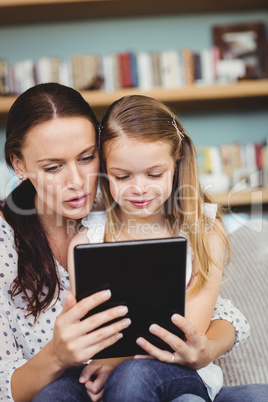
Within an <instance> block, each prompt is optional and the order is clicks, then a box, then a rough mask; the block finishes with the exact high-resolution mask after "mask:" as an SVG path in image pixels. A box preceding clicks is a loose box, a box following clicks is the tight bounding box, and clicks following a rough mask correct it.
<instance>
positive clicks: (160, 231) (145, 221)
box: [118, 213, 172, 240]
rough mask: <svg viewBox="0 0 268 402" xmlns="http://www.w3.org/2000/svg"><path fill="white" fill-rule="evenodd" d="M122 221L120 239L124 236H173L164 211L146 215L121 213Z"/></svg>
mask: <svg viewBox="0 0 268 402" xmlns="http://www.w3.org/2000/svg"><path fill="white" fill-rule="evenodd" d="M120 221H121V222H122V225H121V228H120V229H121V230H120V233H119V234H118V235H119V239H118V240H122V239H123V238H124V239H125V238H128V239H133V240H139V239H153V238H161V237H170V236H172V234H171V231H170V227H169V224H168V221H167V219H166V218H165V215H164V214H163V213H157V214H153V215H151V216H146V217H144V218H143V217H137V216H133V215H127V214H124V213H121V214H120Z"/></svg>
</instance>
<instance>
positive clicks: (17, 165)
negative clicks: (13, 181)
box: [10, 154, 27, 180]
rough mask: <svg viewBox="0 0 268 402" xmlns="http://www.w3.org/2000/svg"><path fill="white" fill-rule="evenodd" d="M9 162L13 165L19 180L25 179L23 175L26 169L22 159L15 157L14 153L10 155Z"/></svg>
mask: <svg viewBox="0 0 268 402" xmlns="http://www.w3.org/2000/svg"><path fill="white" fill-rule="evenodd" d="M10 162H11V164H12V166H13V169H14V171H15V173H16V175H17V177H18V178H19V179H20V180H24V179H27V177H26V176H25V174H26V170H25V166H24V163H23V161H22V160H21V159H20V158H18V157H17V155H15V154H11V155H10Z"/></svg>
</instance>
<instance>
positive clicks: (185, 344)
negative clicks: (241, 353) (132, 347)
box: [134, 314, 213, 370]
mask: <svg viewBox="0 0 268 402" xmlns="http://www.w3.org/2000/svg"><path fill="white" fill-rule="evenodd" d="M171 320H172V322H173V323H174V324H175V325H176V326H177V327H178V328H180V329H181V330H182V331H183V332H184V334H185V340H182V339H181V338H179V337H178V336H177V335H174V334H172V333H171V332H169V331H167V330H166V329H164V328H162V327H160V326H158V325H156V324H153V325H151V326H150V328H149V330H150V332H151V333H152V334H154V335H156V336H158V337H159V338H160V339H162V340H163V341H164V342H165V343H167V344H168V345H169V346H170V347H171V348H172V349H173V350H174V353H173V354H172V353H171V352H169V351H167V350H161V349H158V348H157V347H156V346H154V345H152V344H151V343H150V342H148V341H146V340H145V339H144V338H138V339H137V344H138V345H139V346H140V347H142V348H143V349H144V350H145V351H146V352H147V353H148V354H149V355H150V356H151V357H154V358H156V359H158V360H160V361H162V362H165V363H177V364H181V365H183V366H186V367H189V368H190V369H192V370H198V369H200V368H202V367H205V366H207V365H208V364H209V363H210V362H211V361H212V357H211V352H212V342H213V341H212V340H211V341H210V340H208V338H207V337H206V335H204V334H202V333H200V332H199V331H198V330H197V329H196V328H195V326H194V325H193V324H191V323H190V322H189V321H188V320H187V319H186V318H184V317H182V316H180V315H178V314H174V315H173V316H172V317H171ZM173 356H174V357H173ZM141 357H142V356H135V357H134V358H141Z"/></svg>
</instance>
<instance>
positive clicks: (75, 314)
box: [66, 289, 111, 321]
mask: <svg viewBox="0 0 268 402" xmlns="http://www.w3.org/2000/svg"><path fill="white" fill-rule="evenodd" d="M110 297H111V291H110V290H109V289H107V290H102V291H101V292H97V293H94V294H93V295H91V296H88V297H85V298H84V299H82V300H80V301H79V302H78V303H76V304H75V305H74V307H73V308H72V309H70V310H69V311H68V312H67V313H66V315H67V314H68V319H69V320H71V321H80V320H81V318H83V317H84V316H85V315H86V314H87V313H88V312H89V311H90V310H93V309H94V308H95V307H97V306H99V305H100V304H102V303H104V302H105V301H107V300H109V299H110Z"/></svg>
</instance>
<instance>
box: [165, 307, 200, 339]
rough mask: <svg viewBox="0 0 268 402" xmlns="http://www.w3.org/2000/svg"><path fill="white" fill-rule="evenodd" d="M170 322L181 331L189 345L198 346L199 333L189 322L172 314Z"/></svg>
mask: <svg viewBox="0 0 268 402" xmlns="http://www.w3.org/2000/svg"><path fill="white" fill-rule="evenodd" d="M171 321H172V322H173V324H175V325H176V326H177V327H178V328H180V329H181V330H182V331H183V333H184V335H185V338H186V339H187V341H188V342H189V343H190V344H191V345H193V346H196V345H198V344H199V342H200V332H199V331H198V330H197V328H196V327H195V326H194V325H193V324H192V323H191V322H190V321H188V320H187V319H186V318H185V317H183V316H181V315H179V314H173V316H172V317H171Z"/></svg>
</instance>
